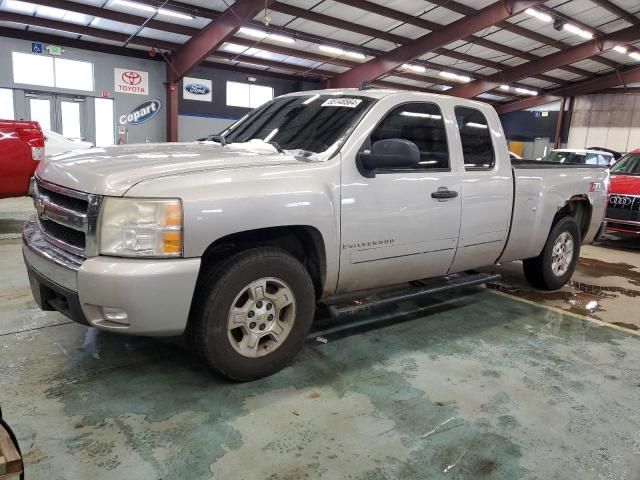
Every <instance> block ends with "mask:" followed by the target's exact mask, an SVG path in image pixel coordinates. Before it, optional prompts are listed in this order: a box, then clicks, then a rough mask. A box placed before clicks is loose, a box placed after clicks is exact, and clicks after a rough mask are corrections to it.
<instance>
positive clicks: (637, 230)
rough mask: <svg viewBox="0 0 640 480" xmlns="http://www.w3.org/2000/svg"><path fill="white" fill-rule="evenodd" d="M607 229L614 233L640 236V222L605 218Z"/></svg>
mask: <svg viewBox="0 0 640 480" xmlns="http://www.w3.org/2000/svg"><path fill="white" fill-rule="evenodd" d="M605 222H606V229H607V230H610V231H612V232H622V233H629V234H631V235H640V222H633V221H627V220H616V219H612V218H611V219H610V218H605Z"/></svg>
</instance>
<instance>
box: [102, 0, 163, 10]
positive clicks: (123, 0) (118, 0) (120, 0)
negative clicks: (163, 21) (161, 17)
mask: <svg viewBox="0 0 640 480" xmlns="http://www.w3.org/2000/svg"><path fill="white" fill-rule="evenodd" d="M111 5H122V6H123V7H129V8H136V9H138V10H142V11H143V12H149V13H156V9H155V8H153V7H151V6H149V5H144V4H142V3H137V2H130V1H129V0H113V1H112V2H111Z"/></svg>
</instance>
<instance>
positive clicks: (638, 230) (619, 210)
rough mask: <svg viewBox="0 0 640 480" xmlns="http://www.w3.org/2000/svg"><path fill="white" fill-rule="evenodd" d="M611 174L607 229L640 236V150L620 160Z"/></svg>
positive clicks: (606, 217)
mask: <svg viewBox="0 0 640 480" xmlns="http://www.w3.org/2000/svg"><path fill="white" fill-rule="evenodd" d="M610 172H611V185H610V187H609V204H608V205H607V213H606V216H605V221H606V225H607V229H608V230H612V231H615V232H624V233H633V234H636V235H640V149H639V150H634V151H633V152H630V153H628V154H626V155H625V156H624V157H622V158H621V159H620V160H618V161H617V162H616V164H615V165H614V166H613V167H611V170H610Z"/></svg>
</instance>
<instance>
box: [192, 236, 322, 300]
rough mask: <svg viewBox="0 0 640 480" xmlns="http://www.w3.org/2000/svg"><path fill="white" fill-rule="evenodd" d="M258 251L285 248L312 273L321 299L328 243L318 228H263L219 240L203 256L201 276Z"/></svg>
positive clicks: (318, 296) (314, 284)
mask: <svg viewBox="0 0 640 480" xmlns="http://www.w3.org/2000/svg"><path fill="white" fill-rule="evenodd" d="M255 247H278V248H282V249H283V250H286V251H287V252H289V253H290V254H291V255H293V256H294V257H295V258H297V259H298V260H299V261H300V263H302V265H304V267H305V268H306V269H307V271H308V272H309V275H310V276H311V280H312V281H313V286H314V288H315V291H316V296H317V298H320V296H321V295H322V291H323V288H324V283H325V278H326V265H327V262H326V253H325V247H324V240H323V239H322V234H321V233H320V232H319V231H318V230H317V229H316V228H315V227H310V226H307V225H291V226H286V227H271V228H259V229H256V230H248V231H244V232H238V233H233V234H231V235H227V236H226V237H222V238H219V239H218V240H216V241H215V242H213V243H212V244H211V245H209V246H208V247H207V249H206V250H205V252H204V254H203V255H202V267H201V268H200V274H202V272H203V271H205V270H206V269H207V268H209V267H210V266H212V265H215V264H217V263H219V262H220V261H222V260H224V259H226V258H228V257H229V256H230V255H232V254H235V253H238V252H241V251H243V250H248V249H250V248H255ZM198 281H200V278H198Z"/></svg>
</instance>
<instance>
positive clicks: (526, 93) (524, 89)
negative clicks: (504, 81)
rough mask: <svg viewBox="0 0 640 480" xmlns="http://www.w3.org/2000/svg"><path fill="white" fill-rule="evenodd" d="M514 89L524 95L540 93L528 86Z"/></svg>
mask: <svg viewBox="0 0 640 480" xmlns="http://www.w3.org/2000/svg"><path fill="white" fill-rule="evenodd" d="M514 90H515V91H516V93H521V94H523V95H531V96H533V97H535V96H536V95H538V92H536V91H535V90H529V89H528V88H521V87H516V88H514Z"/></svg>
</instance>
